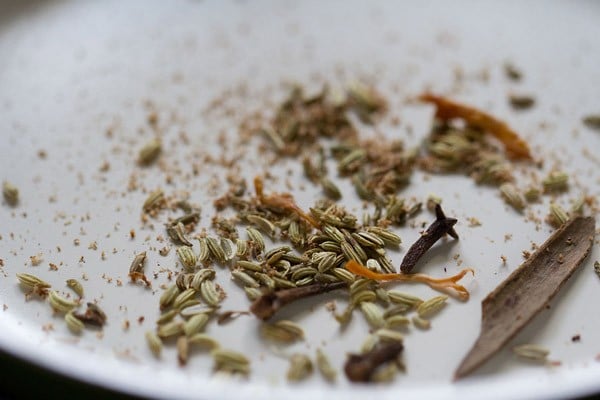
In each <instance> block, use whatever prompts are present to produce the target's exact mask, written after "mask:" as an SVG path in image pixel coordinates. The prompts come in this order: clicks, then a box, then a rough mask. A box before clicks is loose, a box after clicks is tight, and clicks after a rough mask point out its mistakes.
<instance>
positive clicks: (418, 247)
mask: <svg viewBox="0 0 600 400" xmlns="http://www.w3.org/2000/svg"><path fill="white" fill-rule="evenodd" d="M456 222H457V219H456V218H447V217H446V216H445V215H444V212H443V211H442V206H440V205H439V204H436V205H435V221H434V222H433V223H432V224H431V225H429V228H427V230H426V231H425V233H423V234H422V235H421V237H420V238H419V239H417V241H416V242H415V243H413V245H412V246H410V249H408V253H406V255H405V256H404V259H402V264H401V265H400V271H401V272H402V273H403V274H408V273H410V272H411V271H412V269H413V268H414V267H415V265H416V264H417V262H418V261H419V259H420V258H421V257H423V255H424V254H425V253H426V252H427V250H429V249H430V248H431V246H433V245H434V244H435V242H437V241H438V240H440V239H441V238H442V237H443V236H444V235H446V234H448V235H450V236H452V237H453V238H454V239H458V234H457V233H456V231H455V230H454V228H453V226H454V224H456Z"/></svg>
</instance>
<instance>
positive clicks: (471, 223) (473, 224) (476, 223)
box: [467, 217, 481, 228]
mask: <svg viewBox="0 0 600 400" xmlns="http://www.w3.org/2000/svg"><path fill="white" fill-rule="evenodd" d="M467 221H468V222H469V228H475V227H477V226H481V221H480V220H479V219H477V218H475V217H469V218H467Z"/></svg>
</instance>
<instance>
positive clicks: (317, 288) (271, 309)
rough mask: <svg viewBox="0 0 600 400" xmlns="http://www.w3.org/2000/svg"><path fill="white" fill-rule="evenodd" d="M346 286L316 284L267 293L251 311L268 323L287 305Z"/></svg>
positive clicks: (340, 284) (341, 284)
mask: <svg viewBox="0 0 600 400" xmlns="http://www.w3.org/2000/svg"><path fill="white" fill-rule="evenodd" d="M345 286H346V283H344V282H335V283H315V284H313V285H308V286H302V287H298V288H293V289H285V290H278V291H276V292H270V293H265V294H263V295H262V296H260V297H259V298H258V299H256V300H255V301H254V302H253V303H252V305H251V306H250V311H251V312H252V313H253V314H254V315H256V316H257V317H258V318H260V319H262V320H265V321H266V320H268V319H269V318H271V317H272V316H273V315H274V314H275V313H276V312H277V311H278V310H279V309H280V308H281V307H283V306H285V305H286V304H289V303H292V302H294V301H296V300H300V299H304V298H306V297H311V296H315V295H317V294H321V293H326V292H331V291H332V290H336V289H341V288H343V287H345Z"/></svg>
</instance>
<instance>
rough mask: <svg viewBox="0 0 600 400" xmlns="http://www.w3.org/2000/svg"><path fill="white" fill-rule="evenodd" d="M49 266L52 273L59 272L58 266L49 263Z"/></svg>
mask: <svg viewBox="0 0 600 400" xmlns="http://www.w3.org/2000/svg"><path fill="white" fill-rule="evenodd" d="M48 266H49V267H50V270H51V271H58V266H57V265H56V264H53V263H49V264H48Z"/></svg>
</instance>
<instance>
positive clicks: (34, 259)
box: [29, 253, 44, 267]
mask: <svg viewBox="0 0 600 400" xmlns="http://www.w3.org/2000/svg"><path fill="white" fill-rule="evenodd" d="M29 260H30V261H31V265H33V266H34V267H37V266H38V265H40V264H41V263H42V261H44V256H43V254H41V253H40V254H36V255H33V256H30V257H29Z"/></svg>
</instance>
